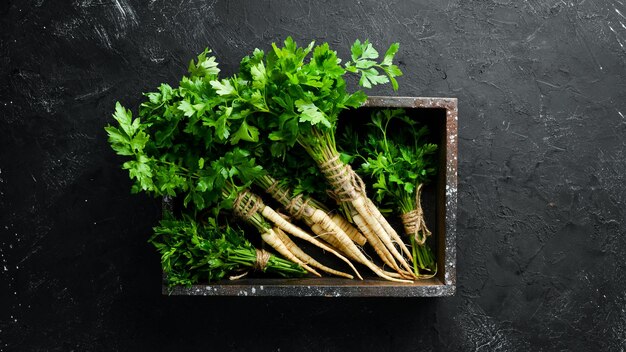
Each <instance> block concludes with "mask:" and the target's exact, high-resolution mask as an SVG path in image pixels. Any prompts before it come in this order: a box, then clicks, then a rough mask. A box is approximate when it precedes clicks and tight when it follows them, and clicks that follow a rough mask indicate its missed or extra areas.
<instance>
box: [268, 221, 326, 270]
mask: <svg viewBox="0 0 626 352" xmlns="http://www.w3.org/2000/svg"><path fill="white" fill-rule="evenodd" d="M261 238H262V239H263V241H265V243H267V244H268V245H270V247H272V248H274V250H276V252H278V253H279V254H280V255H282V256H283V257H285V259H288V260H291V261H292V262H294V263H296V264H298V265H300V266H301V267H303V268H304V269H305V270H306V271H308V272H310V273H311V274H314V275H316V276H319V277H321V276H322V275H320V273H318V272H317V271H316V270H315V269H313V268H311V267H310V266H309V265H308V264H307V263H305V262H303V261H302V260H300V259H299V258H298V257H296V256H295V255H294V254H293V253H292V252H291V251H290V250H289V248H288V247H287V245H285V243H283V241H282V240H281V239H280V238H279V237H278V236H277V234H276V232H274V230H272V229H270V230H268V231H266V232H264V233H262V234H261Z"/></svg>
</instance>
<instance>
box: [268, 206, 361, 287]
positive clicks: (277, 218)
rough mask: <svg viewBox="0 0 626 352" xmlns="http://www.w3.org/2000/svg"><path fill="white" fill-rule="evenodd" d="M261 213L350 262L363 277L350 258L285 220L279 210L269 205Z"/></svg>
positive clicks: (295, 234)
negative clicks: (276, 210)
mask: <svg viewBox="0 0 626 352" xmlns="http://www.w3.org/2000/svg"><path fill="white" fill-rule="evenodd" d="M261 214H262V215H263V216H264V217H265V218H266V219H268V220H270V221H271V222H273V223H274V224H276V226H278V227H279V228H280V229H281V230H283V231H285V232H287V233H289V234H291V235H293V236H296V237H297V238H299V239H301V240H304V241H307V242H309V243H311V244H312V245H314V246H316V247H319V248H321V249H323V250H325V251H328V252H330V253H332V254H333V255H335V256H336V257H337V258H339V259H341V260H342V261H343V262H345V263H346V264H348V265H349V266H350V268H351V269H352V270H354V272H355V273H356V274H357V276H359V277H361V275H360V274H359V273H358V271H357V270H356V268H355V267H354V265H353V264H352V263H351V262H350V261H349V260H348V258H346V257H344V256H343V255H341V254H339V253H337V251H335V250H334V249H332V248H330V247H329V246H327V245H325V244H324V243H322V242H321V241H319V240H317V239H315V238H314V237H313V236H311V235H309V234H308V233H306V232H305V231H304V230H302V229H301V228H299V227H297V226H295V225H294V224H292V223H290V222H289V221H287V220H285V219H284V218H283V217H281V216H280V215H279V214H278V213H277V212H275V211H274V210H273V209H272V208H270V207H267V206H266V207H264V208H263V210H262V211H261ZM316 267H317V266H316ZM320 269H322V268H320ZM322 270H323V269H322Z"/></svg>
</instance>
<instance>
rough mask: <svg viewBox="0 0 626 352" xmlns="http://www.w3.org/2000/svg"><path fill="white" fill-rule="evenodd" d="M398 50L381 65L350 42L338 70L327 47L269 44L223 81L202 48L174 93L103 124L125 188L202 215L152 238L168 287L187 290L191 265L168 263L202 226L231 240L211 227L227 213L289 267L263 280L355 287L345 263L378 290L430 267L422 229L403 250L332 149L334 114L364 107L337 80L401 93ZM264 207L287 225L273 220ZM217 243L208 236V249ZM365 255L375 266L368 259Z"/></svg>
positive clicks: (163, 92) (219, 273)
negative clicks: (333, 261) (322, 280)
mask: <svg viewBox="0 0 626 352" xmlns="http://www.w3.org/2000/svg"><path fill="white" fill-rule="evenodd" d="M398 47H399V46H398V44H393V45H391V47H390V48H389V49H388V50H387V51H386V53H385V54H384V56H383V58H382V60H380V61H377V60H378V59H379V54H378V52H377V51H376V50H375V49H374V48H373V46H372V44H370V43H369V42H368V41H366V42H363V43H362V42H360V41H356V42H355V43H354V45H353V46H352V48H351V60H349V61H347V62H346V63H345V64H342V61H341V60H340V59H339V58H338V57H337V53H336V52H335V51H333V50H331V49H330V47H329V45H328V44H327V43H324V44H322V45H318V46H315V44H314V43H310V44H309V45H308V46H307V47H299V46H298V45H297V44H296V43H295V42H294V41H293V40H292V39H291V38H287V40H285V42H284V45H283V46H282V47H278V46H277V45H275V44H272V49H271V50H270V51H269V52H268V53H267V54H265V53H264V52H263V51H261V50H259V49H256V50H255V51H254V52H253V53H252V54H251V55H250V56H246V57H244V58H243V60H242V61H241V65H240V70H239V72H238V73H237V74H235V75H233V76H232V77H229V78H220V77H219V72H220V70H219V68H218V64H217V61H216V59H215V57H213V56H210V51H208V50H205V51H204V52H203V53H202V54H200V55H199V56H198V58H197V60H195V61H192V62H191V63H190V65H189V74H188V75H187V76H185V77H183V78H182V80H181V81H180V84H179V86H178V87H172V86H170V85H167V84H162V85H161V86H160V87H159V89H158V90H157V91H155V92H151V93H147V94H146V97H147V101H145V102H144V103H142V104H141V107H140V110H139V114H138V116H137V117H136V118H133V116H132V113H131V112H130V110H127V109H125V108H124V107H122V106H121V105H120V104H119V103H118V105H117V106H116V111H115V114H114V118H115V120H116V121H117V126H107V127H106V131H107V133H108V135H109V142H110V143H111V146H112V148H113V149H114V150H115V151H116V152H117V153H118V154H119V155H122V156H125V157H127V158H129V160H128V161H126V162H124V164H123V165H122V167H123V168H124V169H127V170H128V171H129V175H130V177H131V179H133V180H134V181H135V183H134V185H133V189H132V190H133V191H134V192H140V191H143V192H147V193H150V194H153V195H155V196H159V197H160V196H165V195H167V196H172V197H179V198H180V199H181V200H182V203H183V206H184V208H185V209H187V210H189V211H192V212H193V213H194V214H203V215H202V217H201V218H199V219H197V218H193V219H192V218H190V217H186V218H185V219H178V220H171V221H170V222H167V223H165V225H163V224H162V226H160V227H157V228H155V233H156V235H155V236H157V235H158V236H160V237H159V238H161V239H163V240H161V241H159V242H157V241H155V240H153V243H155V244H157V243H158V246H157V247H158V248H159V251H160V252H161V253H162V255H163V260H162V262H163V267H164V270H166V269H167V268H169V269H170V270H169V272H170V273H172V275H174V276H173V277H175V278H176V279H175V280H174V281H173V282H175V283H185V284H189V283H190V282H191V281H193V280H191V279H188V278H189V277H193V278H198V276H197V274H191V273H192V271H193V270H195V269H197V267H194V269H192V268H191V267H190V268H188V269H187V271H184V269H182V267H180V266H177V267H176V268H177V270H178V271H176V272H174V271H173V270H171V268H172V265H171V256H168V255H166V254H168V253H174V252H176V251H175V250H174V249H175V246H180V245H181V244H184V243H187V242H185V241H183V240H184V239H186V238H191V240H190V241H192V242H189V243H192V244H194V245H195V244H196V242H197V238H198V235H197V233H198V230H197V229H198V228H200V227H198V226H197V225H196V224H195V222H198V221H199V222H202V223H204V224H209V225H208V227H204V228H203V229H205V233H209V234H216V233H222V232H223V233H233V230H232V227H230V226H227V227H219V226H217V224H218V223H223V221H222V222H220V220H219V219H220V218H223V217H224V215H229V216H231V217H234V218H235V219H236V220H237V221H239V222H240V223H243V224H247V225H248V226H249V228H251V229H254V230H256V231H257V232H258V234H259V235H260V237H261V239H262V240H263V242H264V244H265V245H267V246H269V247H271V248H272V249H274V250H275V251H276V252H277V253H279V254H280V255H281V256H283V257H284V258H285V259H287V260H289V261H291V262H292V264H291V266H290V265H286V264H285V263H286V262H279V261H276V260H274V261H273V263H275V264H276V265H275V267H276V268H277V269H276V270H270V271H274V272H276V273H278V274H280V275H283V276H299V275H301V274H302V272H303V271H304V270H306V272H308V273H311V274H313V275H320V271H323V272H325V273H327V274H331V275H336V276H341V277H346V278H354V277H356V278H359V279H361V278H362V276H361V275H360V273H359V272H358V271H357V269H356V267H354V265H353V264H352V262H351V261H350V260H352V261H355V262H357V263H360V264H363V265H364V266H365V267H367V268H369V269H370V270H371V271H372V272H373V273H375V274H376V275H377V276H379V277H381V278H384V279H386V280H393V281H399V282H410V281H411V280H414V279H416V278H421V277H422V276H423V275H422V274H421V272H420V271H418V269H417V268H418V267H419V268H421V269H425V268H426V267H428V266H429V265H428V263H425V260H424V258H425V257H424V256H425V255H429V257H428V258H430V259H432V253H430V254H429V253H427V252H426V250H425V249H423V248H422V247H423V246H424V241H422V238H425V236H426V235H424V233H423V230H422V229H421V228H420V229H419V230H415V231H414V232H415V234H414V235H413V237H410V238H411V240H410V241H411V245H410V246H407V245H406V244H405V243H404V242H403V240H402V238H401V237H400V236H399V235H398V234H397V232H396V231H395V230H394V229H393V227H392V226H391V225H390V224H389V223H388V222H387V220H386V219H385V218H384V217H383V215H382V214H381V212H380V211H379V209H378V208H377V207H376V206H375V203H374V202H373V201H372V200H370V199H369V198H368V196H367V194H366V190H367V188H368V186H366V184H365V183H364V182H363V180H362V179H361V177H360V176H359V175H357V173H356V172H355V171H354V170H353V169H352V168H351V166H350V164H348V163H346V162H345V158H341V154H340V153H339V151H338V150H337V145H336V141H335V140H336V139H335V133H336V128H337V125H338V121H339V115H340V112H341V111H343V110H345V109H349V108H357V107H359V106H361V105H362V104H363V103H364V102H365V100H366V98H367V96H366V95H365V94H364V93H363V92H361V91H356V92H354V93H348V92H347V90H346V82H345V80H344V76H346V75H349V74H355V75H358V76H359V77H360V79H359V85H360V86H362V87H364V88H370V87H371V86H373V85H378V84H385V83H391V84H392V86H393V88H394V89H397V82H396V79H395V78H396V77H397V76H400V75H401V74H402V72H401V71H400V70H399V69H398V67H397V66H396V65H394V64H393V58H394V56H395V54H396V52H397V50H398ZM303 158H305V159H303ZM362 171H364V172H365V174H367V173H368V171H367V170H362ZM369 187H371V186H369ZM374 187H375V188H376V186H375V185H374ZM416 187H417V188H416V189H417V191H416V192H419V190H420V189H421V188H420V186H419V185H416ZM409 193H410V192H409ZM418 198H419V197H418ZM329 200H332V201H334V203H335V206H337V207H338V209H333V208H334V207H333V206H332V205H331V204H329V203H330V202H328V201H329ZM272 202H275V203H276V204H278V206H279V207H283V208H284V209H285V213H286V214H288V215H282V214H281V213H279V212H278V211H277V209H276V208H274V207H273V206H272V205H271V203H272ZM418 205H419V201H418V202H417V203H415V202H414V203H411V204H409V206H408V207H405V208H411V210H415V211H413V212H411V211H409V214H413V215H415V214H416V212H417V211H418V208H417V207H418ZM405 208H403V209H405ZM342 215H343V216H342ZM176 221H178V222H176ZM298 222H300V223H301V224H302V225H304V226H299V225H298V224H297V223H298ZM419 234H421V236H422V237H419V236H418V235H419ZM246 235H247V236H250V234H248V233H246ZM167 236H171V238H170V240H168V239H167ZM230 237H233V236H230ZM172 238H174V239H177V240H178V241H174V240H171V239H172ZM194 238H195V240H194ZM294 238H298V239H299V240H305V241H307V242H309V243H311V244H313V245H315V246H317V247H319V248H321V249H323V250H324V251H325V252H326V254H327V255H328V254H330V255H333V256H335V257H337V258H339V259H340V260H341V261H342V262H344V263H346V264H347V268H349V269H347V270H349V271H351V273H348V272H346V270H345V269H341V268H331V267H329V266H327V265H326V264H322V263H321V262H320V261H319V260H318V259H316V258H314V255H313V254H311V253H307V252H306V251H305V250H304V249H302V248H301V247H300V246H299V245H298V244H297V240H294ZM416 239H417V242H416ZM218 240H219V238H218V237H216V236H214V235H212V237H211V236H206V241H218ZM193 241H195V242H193ZM219 241H221V242H220V243H222V244H224V243H226V242H224V241H223V240H219ZM239 244H241V243H239ZM366 245H367V246H370V247H371V248H372V249H373V250H374V252H375V253H376V254H377V255H378V259H374V258H371V257H370V256H369V255H368V254H367V252H366V251H365V248H364V246H366ZM192 247H193V246H192ZM204 247H206V248H211V247H210V246H209V245H204ZM204 247H203V248H204ZM245 247H246V252H245V253H246V255H245V256H244V255H243V254H242V253H244V252H243V251H240V252H232V253H239V254H241V256H240V257H236V256H235V257H233V256H231V257H229V258H239V259H238V260H239V261H238V262H237V263H238V266H236V265H223V266H218V267H217V269H215V273H214V274H213V273H211V274H207V273H206V272H204V274H203V276H202V278H203V279H205V280H216V279H220V278H223V277H225V276H226V275H230V274H227V273H226V272H228V271H231V272H233V274H236V273H234V272H238V271H242V270H243V269H242V268H241V266H244V267H245V266H246V265H247V266H248V267H249V266H250V265H252V266H256V265H258V263H256V262H254V263H256V264H252V262H253V261H252V259H251V258H252V257H253V256H252V249H251V247H250V245H249V243H248V242H245ZM409 247H411V249H409ZM176 248H178V247H176ZM186 248H191V247H189V246H187V247H186ZM263 251H264V249H258V250H257V249H255V250H254V253H255V255H256V257H255V258H257V257H260V258H266V257H267V256H266V255H265V254H259V253H266V252H263ZM193 252H194V253H196V254H198V253H200V255H207V256H210V255H211V253H212V252H211V251H209V252H206V253H204V252H202V251H197V250H196V251H193ZM189 253H191V252H189ZM220 253H221V252H220ZM418 254H424V255H422V256H420V255H418ZM315 255H319V254H315ZM243 257H245V258H247V259H245V260H243V259H241V258H243ZM240 259H241V260H240ZM430 259H429V260H430ZM220 260H221V261H222V262H228V261H227V260H225V259H224V258H221V257H220ZM197 261H198V262H200V259H197ZM379 261H380V262H382V265H381V264H380V263H379ZM190 262H191V260H190ZM261 262H265V260H264V259H262V260H261ZM177 263H178V262H177ZM229 263H230V262H229ZM268 263H269V262H268ZM231 264H232V263H231ZM267 268H269V267H267ZM431 269H432V268H431ZM166 271H168V270H166ZM263 271H265V270H263ZM174 273H175V274H174ZM194 275H196V276H194ZM231 276H232V275H231ZM234 276H235V277H237V275H234Z"/></svg>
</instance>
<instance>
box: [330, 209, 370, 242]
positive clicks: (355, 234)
mask: <svg viewBox="0 0 626 352" xmlns="http://www.w3.org/2000/svg"><path fill="white" fill-rule="evenodd" d="M330 218H331V219H332V220H333V222H334V223H335V224H337V226H339V228H340V229H341V230H342V231H343V232H345V233H346V235H348V237H350V239H351V240H352V241H353V242H354V243H356V244H358V245H359V246H361V247H362V246H365V243H367V238H365V236H363V235H362V234H361V233H360V232H359V230H358V229H357V228H356V227H354V226H352V224H351V223H349V222H348V220H346V218H344V217H343V216H341V215H339V214H333V215H332V216H331V217H330Z"/></svg>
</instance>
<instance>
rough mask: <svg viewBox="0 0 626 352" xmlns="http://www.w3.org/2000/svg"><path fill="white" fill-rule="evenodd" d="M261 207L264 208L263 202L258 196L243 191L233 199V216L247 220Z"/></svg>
mask: <svg viewBox="0 0 626 352" xmlns="http://www.w3.org/2000/svg"><path fill="white" fill-rule="evenodd" d="M263 206H265V204H263V200H261V198H260V197H259V196H257V195H255V194H252V193H250V192H249V191H247V190H245V191H243V192H241V193H239V195H238V196H237V198H235V202H234V203H233V212H234V213H235V216H237V217H240V218H242V219H244V220H248V219H250V218H251V217H252V216H254V214H256V212H257V211H258V210H259V209H261V208H262V207H263Z"/></svg>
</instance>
